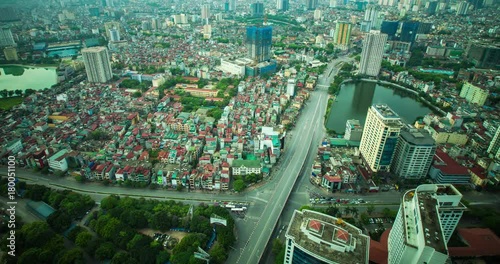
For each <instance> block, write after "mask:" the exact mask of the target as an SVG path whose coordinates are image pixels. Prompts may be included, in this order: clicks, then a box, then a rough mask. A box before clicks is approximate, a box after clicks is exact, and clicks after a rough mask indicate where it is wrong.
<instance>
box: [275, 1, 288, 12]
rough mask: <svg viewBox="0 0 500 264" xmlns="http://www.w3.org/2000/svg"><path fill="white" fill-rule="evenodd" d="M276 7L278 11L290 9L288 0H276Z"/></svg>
mask: <svg viewBox="0 0 500 264" xmlns="http://www.w3.org/2000/svg"><path fill="white" fill-rule="evenodd" d="M276 9H277V10H279V11H288V10H289V9H290V0H276Z"/></svg>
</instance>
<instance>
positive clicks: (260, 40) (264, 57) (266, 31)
mask: <svg viewBox="0 0 500 264" xmlns="http://www.w3.org/2000/svg"><path fill="white" fill-rule="evenodd" d="M272 40H273V28H272V27H255V26H251V27H247V35H246V46H247V50H248V51H247V52H248V57H249V58H250V59H252V60H254V61H256V62H263V61H268V60H269V59H270V58H271V43H272Z"/></svg>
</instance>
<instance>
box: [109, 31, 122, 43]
mask: <svg viewBox="0 0 500 264" xmlns="http://www.w3.org/2000/svg"><path fill="white" fill-rule="evenodd" d="M109 40H110V41H113V42H116V41H120V31H119V30H118V29H116V28H112V29H110V30H109Z"/></svg>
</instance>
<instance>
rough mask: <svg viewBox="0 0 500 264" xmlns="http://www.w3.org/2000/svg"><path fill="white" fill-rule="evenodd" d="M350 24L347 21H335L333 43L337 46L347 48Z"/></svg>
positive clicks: (349, 37)
mask: <svg viewBox="0 0 500 264" xmlns="http://www.w3.org/2000/svg"><path fill="white" fill-rule="evenodd" d="M351 28H352V25H351V24H350V23H348V22H337V23H336V24H335V35H334V37H333V43H334V45H335V46H337V48H339V49H343V50H346V49H348V48H349V41H350V39H351Z"/></svg>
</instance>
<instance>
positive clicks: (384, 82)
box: [350, 79, 446, 115]
mask: <svg viewBox="0 0 500 264" xmlns="http://www.w3.org/2000/svg"><path fill="white" fill-rule="evenodd" d="M350 81H353V80H350ZM360 81H364V82H372V83H377V84H387V85H391V86H394V87H396V88H398V89H400V90H404V91H406V92H410V93H412V94H414V95H416V96H417V98H418V99H419V100H420V101H422V102H423V103H424V104H426V105H427V106H428V107H431V108H432V109H433V110H435V111H437V112H439V113H440V114H442V115H446V112H445V111H443V110H441V108H439V107H437V106H435V105H433V104H432V103H431V102H429V101H427V99H425V98H423V97H421V96H420V95H419V94H418V92H417V91H415V90H412V89H409V88H406V87H404V86H401V85H399V84H396V83H391V82H387V81H380V80H372V79H360Z"/></svg>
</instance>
